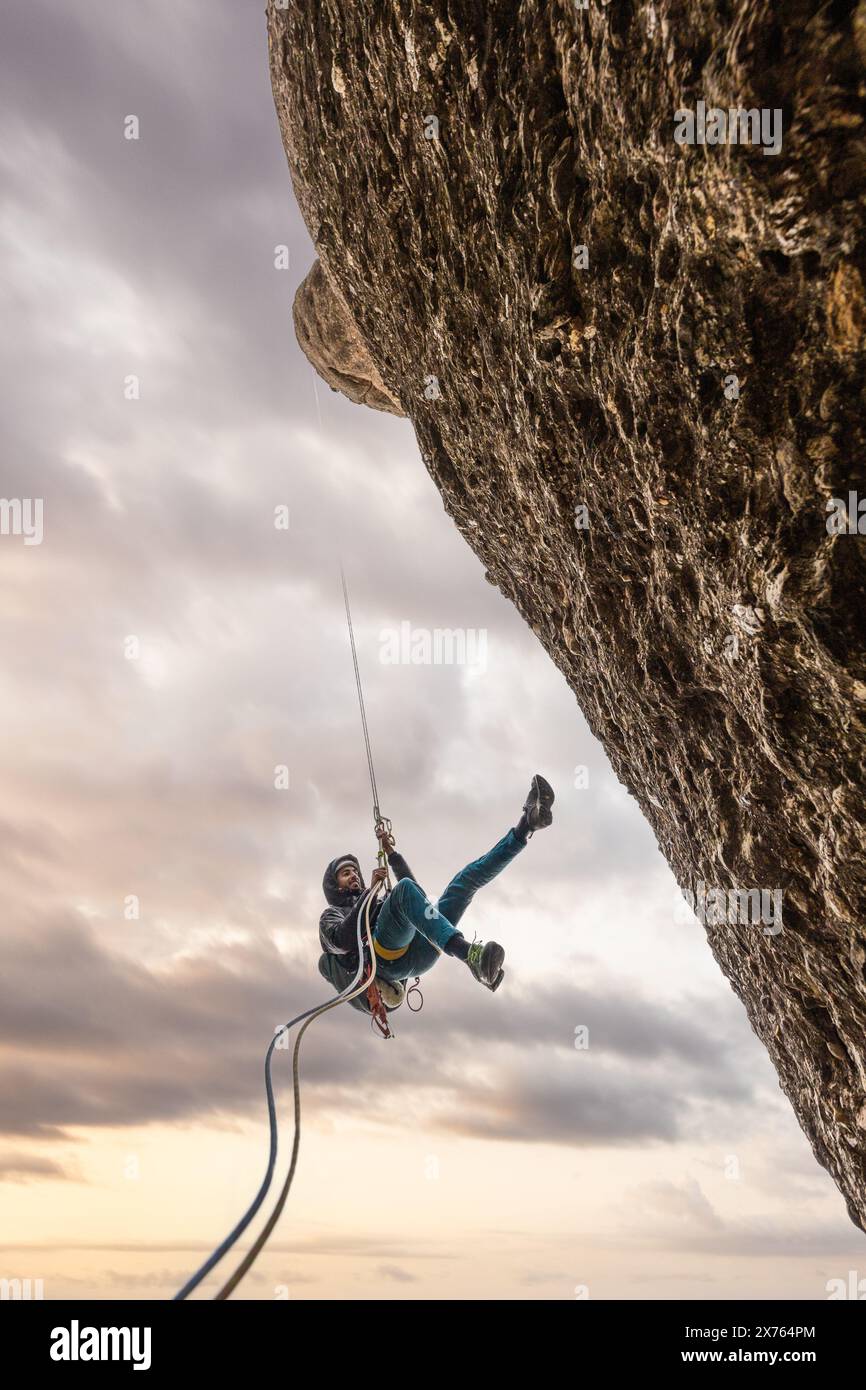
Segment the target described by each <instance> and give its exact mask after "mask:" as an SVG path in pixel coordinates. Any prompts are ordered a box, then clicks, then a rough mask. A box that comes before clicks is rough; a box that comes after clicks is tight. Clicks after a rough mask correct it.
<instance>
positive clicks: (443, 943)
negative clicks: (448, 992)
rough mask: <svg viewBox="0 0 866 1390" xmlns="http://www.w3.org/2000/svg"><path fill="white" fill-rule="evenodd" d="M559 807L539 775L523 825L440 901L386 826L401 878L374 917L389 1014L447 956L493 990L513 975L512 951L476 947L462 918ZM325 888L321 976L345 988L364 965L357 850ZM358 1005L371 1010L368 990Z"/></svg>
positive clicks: (336, 867) (379, 872) (335, 863)
mask: <svg viewBox="0 0 866 1390" xmlns="http://www.w3.org/2000/svg"><path fill="white" fill-rule="evenodd" d="M552 805H553V788H552V787H551V786H550V783H549V782H546V781H545V779H544V778H543V777H542V776H540V774H536V776H535V777H533V779H532V786H531V787H530V790H529V795H528V796H527V798H526V801H525V802H524V805H523V811H522V814H521V816H520V820H519V821H518V822H517V825H516V826H514V827H513V829H511V830H509V831H508V833H507V834H506V835H505V836H503V838H502V839H501V840H500V841H499V842H498V844H495V845H494V846H493V848H492V849H491V850H488V852H487V854H484V855H482V856H481V858H480V859H476V860H475V862H474V863H472V864H467V866H466V868H465V869H461V871H460V873H459V874H457V876H456V878H453V879H452V880H451V882H450V883H449V885H448V887H447V888H446V889H445V892H444V893H443V894H442V897H441V898H440V899H439V901H438V902H437V903H435V904H434V903H431V902H430V901H429V899H428V898H427V897H426V896H425V895H424V893H423V892H422V890H421V888H420V887H419V885H418V882H417V880H416V879H415V877H414V875H413V873H412V871H411V869H410V868H409V865H408V864H407V863H406V860H405V859H404V858H403V856H402V854H399V853H398V852H397V850H396V849H395V848H394V841H393V837H392V836H391V835H390V834H389V833H388V831H387V830H385V829H384V828H383V829H381V830H380V832H379V842H380V845H381V848H382V850H383V851H384V853H385V854H386V855H387V857H388V863H389V865H390V867H391V868H392V869H393V871H394V875H395V877H396V878H397V880H398V882H397V884H396V886H395V887H394V888H393V889H392V891H391V892H390V893H389V894H388V896H387V897H386V898H385V900H384V902H381V903H380V902H378V901H377V902H374V904H373V908H372V912H371V918H370V920H371V925H372V924H373V923H375V925H374V926H373V932H372V934H373V945H374V949H375V951H376V984H377V985H378V987H379V992H380V994H381V996H382V1002H383V1004H384V1005H385V1008H386V1009H387V1010H388V1011H390V1010H392V1009H396V1008H398V1007H399V1006H400V1004H402V1002H403V1000H404V998H405V991H406V981H407V979H408V978H409V977H410V976H414V975H423V974H425V973H426V972H427V971H428V970H431V969H432V968H433V966H434V965H435V964H436V962H437V960H438V959H439V957H440V956H441V955H442V954H443V953H444V954H445V955H446V956H455V957H456V958H457V959H458V960H462V961H465V962H466V964H467V965H468V967H469V969H470V971H471V972H472V974H473V976H474V977H475V979H476V980H478V982H479V983H480V984H482V985H484V986H485V987H486V988H487V989H490V990H496V989H498V988H499V986H500V985H501V984H502V980H503V977H504V975H505V971H504V970H503V962H504V960H505V952H504V950H503V949H502V947H501V946H500V945H499V944H498V942H496V941H488V942H487V943H486V944H485V943H484V942H481V941H477V942H475V941H474V942H473V943H472V944H471V945H470V943H469V942H468V941H467V940H466V938H465V937H464V935H463V933H462V932H460V931H458V930H457V923H458V922H459V921H460V918H461V917H462V916H463V913H464V912H465V911H466V909H467V907H468V906H469V904H470V903H471V901H472V899H473V897H474V896H475V892H476V890H477V889H478V888H481V887H482V886H483V885H484V884H485V883H489V882H490V880H491V879H493V878H495V877H496V875H497V874H499V873H501V872H502V870H503V869H504V868H505V866H506V864H508V863H510V861H511V860H512V859H514V857H515V856H516V855H518V854H519V853H520V851H521V850H522V849H524V848H525V847H526V844H527V841H528V838H529V837H530V836H531V835H532V834H533V833H534V832H535V831H536V830H541V829H543V828H544V827H545V826H548V825H550V823H551V821H552V820H553V814H552V812H551V809H550V808H551V806H552ZM385 876H386V871H385V869H384V868H378V869H375V870H374V871H373V876H372V883H373V884H376V883H381V882H382V881H383V880H384V879H385ZM322 888H323V889H324V892H325V897H326V898H327V900H328V903H329V904H330V906H329V907H327V908H325V911H324V912H323V913H322V915H321V918H320V919H319V941H320V943H321V946H322V951H323V954H322V956H321V957H320V958H319V973H320V974H321V975H323V976H324V977H325V979H326V980H328V981H329V982H330V983H331V984H332V985H333V986H334V988H335V989H336V990H337V991H338V992H342V991H343V990H344V989H346V988H347V986H348V985H349V984H351V982H352V980H353V979H354V978H355V975H356V973H357V970H358V917H357V914H358V908H359V906H360V904H361V902H362V899H363V897H364V894H365V892H366V888H365V885H364V880H363V877H362V875H361V865H360V863H359V861H358V859H357V858H356V857H355V855H354V854H341V855H339V856H338V857H337V858H336V859H332V860H331V862H330V864H329V865H328V867H327V869H326V870H325V876H324V878H323V879H322ZM350 1002H351V1004H352V1007H353V1008H356V1009H360V1010H361V1011H362V1012H364V1013H370V1012H371V1010H370V1006H369V1003H368V1001H367V997H366V995H365V994H363V993H362V994H360V995H358V996H357V997H356V998H355V999H352V1000H351V1001H350Z"/></svg>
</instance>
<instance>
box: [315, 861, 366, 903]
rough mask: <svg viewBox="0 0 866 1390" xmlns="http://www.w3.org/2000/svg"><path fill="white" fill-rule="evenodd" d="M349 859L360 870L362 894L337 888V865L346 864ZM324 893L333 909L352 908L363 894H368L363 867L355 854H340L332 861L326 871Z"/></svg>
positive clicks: (323, 880) (323, 882)
mask: <svg viewBox="0 0 866 1390" xmlns="http://www.w3.org/2000/svg"><path fill="white" fill-rule="evenodd" d="M347 859H348V860H350V861H351V863H353V864H354V865H355V868H356V869H357V870H358V878H359V879H360V880H361V892H360V893H350V892H349V891H348V889H342V890H341V889H339V888H338V887H337V865H338V864H345V862H346V860H347ZM322 891H323V892H324V894H325V897H326V898H327V900H328V902H329V903H330V904H331V907H352V905H353V904H354V903H355V902H357V900H358V898H360V896H361V894H362V893H366V891H367V885H366V884H365V883H364V875H363V874H362V873H361V865H360V864H359V862H358V860H357V859H356V858H355V856H354V854H338V855H337V857H336V859H332V860H331V862H330V864H329V865H328V867H327V869H326V870H325V876H324V878H323V879H322Z"/></svg>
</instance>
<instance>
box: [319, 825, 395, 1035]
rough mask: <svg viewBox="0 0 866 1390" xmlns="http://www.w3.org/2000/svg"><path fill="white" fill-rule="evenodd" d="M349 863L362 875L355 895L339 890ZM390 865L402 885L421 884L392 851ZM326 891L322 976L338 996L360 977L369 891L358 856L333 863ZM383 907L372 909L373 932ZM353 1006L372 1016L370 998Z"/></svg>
mask: <svg viewBox="0 0 866 1390" xmlns="http://www.w3.org/2000/svg"><path fill="white" fill-rule="evenodd" d="M347 860H348V861H350V862H351V863H352V864H354V865H355V868H356V869H357V871H358V878H359V879H360V882H361V890H360V892H357V893H351V892H349V891H348V890H347V889H342V890H341V889H339V888H338V887H337V865H338V864H345V863H346V861H347ZM388 864H389V866H390V868H391V870H392V871H393V874H394V877H395V878H396V879H397V880H398V881H399V880H400V879H401V878H411V879H412V880H413V881H414V882H416V883H417V881H418V880H417V879H416V878H415V875H414V874H413V873H412V870H411V869H410V868H409V865H408V864H407V863H406V860H405V859H404V858H403V856H402V854H398V853H397V851H396V850H392V851H391V853H390V854H389V855H388ZM322 890H323V892H324V894H325V898H326V899H327V901H328V904H329V906H328V907H326V908H325V910H324V912H323V913H322V915H321V917H320V918H319V942H320V945H321V947H322V955H321V956H320V957H319V974H320V975H322V976H324V978H325V979H326V980H328V981H329V982H330V983H331V984H332V985H333V986H334V988H335V989H336V990H337V992H338V993H342V991H343V990H344V989H346V988H347V987H348V986H349V985H350V984H351V983H352V981H353V980H354V978H355V976H356V975H357V973H358V909H359V907H360V906H361V903H362V902H363V900H364V894H365V893H366V891H367V886H366V884H365V883H364V875H363V874H362V873H361V865H360V864H359V863H358V860H357V859H356V858H355V855H354V854H338V855H337V857H336V859H332V860H331V862H330V864H329V865H328V867H327V868H326V870H325V874H324V877H323V879H322ZM381 906H382V903H381V900H379V899H377V900H376V902H374V903H373V905H372V907H371V909H370V926H371V928H372V927H373V926H374V925H375V922H376V918H377V917H378V915H379V910H380V908H381ZM349 1002H350V1003H351V1005H352V1008H353V1009H359V1010H360V1011H361V1013H365V1014H369V1012H370V1006H369V1004H368V1003H367V996H366V994H359V995H358V996H357V998H356V999H352V1000H350V1001H349Z"/></svg>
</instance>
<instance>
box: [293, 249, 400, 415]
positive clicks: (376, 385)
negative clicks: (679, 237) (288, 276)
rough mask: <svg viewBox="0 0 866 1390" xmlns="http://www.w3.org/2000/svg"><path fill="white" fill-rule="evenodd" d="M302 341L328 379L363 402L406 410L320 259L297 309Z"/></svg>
mask: <svg viewBox="0 0 866 1390" xmlns="http://www.w3.org/2000/svg"><path fill="white" fill-rule="evenodd" d="M292 317H293V319H294V322H295V335H296V337H297V339H298V344H299V345H300V347H301V348H302V349H303V351H304V353H305V354H306V356H307V357H308V358H309V360H310V362H311V363H312V365H313V367H314V368H315V370H316V371H317V372H318V373H319V376H320V377H321V378H322V380H323V381H326V382H327V383H328V385H329V386H330V387H331V388H332V389H333V390H334V391H342V393H343V395H344V396H348V398H349V400H350V401H355V402H356V404H358V405H370V406H372V407H373V409H374V410H387V411H388V412H389V413H390V414H391V415H402V414H403V411H402V410H401V409H400V402H399V401H398V400H397V399H396V398H395V397H394V396H392V395H391V392H390V391H389V390H388V388H387V387H386V386H385V384H384V382H383V381H382V378H381V377H380V375H379V372H378V369H377V367H376V364H375V363H374V361H373V359H372V357H371V356H370V352H369V349H368V347H367V345H366V343H365V342H364V340H363V338H362V337H361V334H360V333H359V332H358V328H357V325H356V323H355V320H354V318H353V317H352V314H351V311H350V310H349V307H348V305H347V304H346V301H345V300H344V298H343V296H342V295H341V294H340V291H339V290H338V289H337V288H336V286H335V285H334V283H333V281H332V280H331V279H330V277H329V276H328V275H326V274H325V272H324V270H323V269H322V265H321V262H320V261H314V262H313V265H312V267H311V269H310V271H309V273H308V274H307V277H306V279H305V280H304V281H303V283H302V284H300V285H299V286H298V292H297V294H296V295H295V303H294V305H293V308H292Z"/></svg>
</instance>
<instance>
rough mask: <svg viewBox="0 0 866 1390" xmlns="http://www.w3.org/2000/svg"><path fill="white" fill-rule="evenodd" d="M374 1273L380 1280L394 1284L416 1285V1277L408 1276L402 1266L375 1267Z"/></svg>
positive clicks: (407, 1272)
mask: <svg viewBox="0 0 866 1390" xmlns="http://www.w3.org/2000/svg"><path fill="white" fill-rule="evenodd" d="M376 1273H377V1274H378V1275H379V1278H380V1279H390V1280H392V1281H393V1283H395V1284H416V1283H417V1282H418V1280H417V1276H416V1275H414V1274H410V1273H409V1271H408V1269H403V1267H402V1265H377V1266H376Z"/></svg>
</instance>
